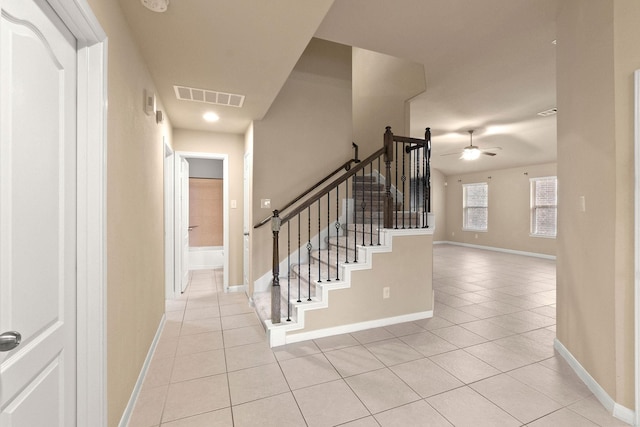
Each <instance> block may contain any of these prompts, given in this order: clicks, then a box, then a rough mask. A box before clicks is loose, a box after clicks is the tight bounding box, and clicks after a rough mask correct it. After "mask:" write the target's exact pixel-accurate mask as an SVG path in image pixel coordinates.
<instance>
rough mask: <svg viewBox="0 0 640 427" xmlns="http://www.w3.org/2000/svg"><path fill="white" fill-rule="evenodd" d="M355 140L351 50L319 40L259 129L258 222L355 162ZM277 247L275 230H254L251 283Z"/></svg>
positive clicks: (255, 200)
mask: <svg viewBox="0 0 640 427" xmlns="http://www.w3.org/2000/svg"><path fill="white" fill-rule="evenodd" d="M351 140H352V127H351V48H349V47H346V46H343V45H339V44H335V43H331V42H327V41H322V40H317V39H313V40H312V41H311V43H310V44H309V46H308V47H307V49H306V50H305V52H304V54H303V56H302V57H301V58H300V60H299V61H298V64H297V65H296V67H295V69H294V70H293V72H292V73H291V75H290V76H289V79H288V80H287V82H286V83H285V85H284V86H283V87H282V90H281V91H280V93H279V94H278V96H277V97H276V99H275V101H274V103H273V104H272V106H271V108H270V110H269V112H268V113H267V115H266V116H265V117H264V119H263V120H259V121H255V122H254V124H253V178H252V214H251V215H252V218H253V223H254V224H255V223H257V222H259V221H261V220H262V219H264V218H265V217H268V216H270V215H271V211H272V210H273V209H278V208H280V207H281V206H283V205H284V204H285V203H287V202H288V201H289V200H291V199H293V198H294V197H295V196H297V195H298V194H300V193H301V192H303V191H304V190H306V189H307V188H309V187H310V186H311V185H313V184H315V183H316V182H317V181H318V180H320V179H321V178H323V177H324V176H325V175H326V174H327V173H328V172H330V171H332V170H334V169H335V168H337V167H338V166H340V165H341V164H343V163H344V162H346V161H347V160H349V159H350V158H352V157H353V150H352V148H351ZM260 199H271V208H272V209H261V208H260ZM271 246H272V237H271V230H270V228H269V225H265V226H264V227H262V228H260V229H257V230H255V229H253V230H252V231H251V265H252V268H251V275H252V277H251V280H250V283H251V284H253V282H254V281H255V280H256V279H258V278H260V277H261V276H262V275H263V274H265V273H267V272H269V271H271V257H272V251H271ZM252 292H253V288H252V287H251V289H250V294H251V293H252Z"/></svg>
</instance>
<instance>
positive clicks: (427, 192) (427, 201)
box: [424, 128, 431, 228]
mask: <svg viewBox="0 0 640 427" xmlns="http://www.w3.org/2000/svg"><path fill="white" fill-rule="evenodd" d="M424 140H425V142H426V146H425V147H424V158H425V159H426V169H427V170H426V171H425V180H426V182H425V188H424V209H425V222H424V226H425V228H429V212H431V128H426V129H425V131H424Z"/></svg>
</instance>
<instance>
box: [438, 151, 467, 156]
mask: <svg viewBox="0 0 640 427" xmlns="http://www.w3.org/2000/svg"><path fill="white" fill-rule="evenodd" d="M454 154H462V152H461V151H454V152H452V153H444V154H440V155H441V156H453V155H454Z"/></svg>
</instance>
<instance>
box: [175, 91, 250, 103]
mask: <svg viewBox="0 0 640 427" xmlns="http://www.w3.org/2000/svg"><path fill="white" fill-rule="evenodd" d="M173 89H174V90H175V92H176V98H178V99H180V100H181V101H194V102H204V103H207V104H215V105H225V106H227V107H237V108H240V107H242V104H244V95H235V94H233V93H224V92H216V91H214V90H206V89H195V88H192V87H186V86H173Z"/></svg>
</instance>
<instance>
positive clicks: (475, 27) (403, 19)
mask: <svg viewBox="0 0 640 427" xmlns="http://www.w3.org/2000/svg"><path fill="white" fill-rule="evenodd" d="M557 1H558V0H394V1H393V2H390V1H388V0H336V1H335V2H334V1H332V0H304V1H303V0H269V1H261V0H235V1H222V0H171V3H170V5H169V10H168V11H167V12H165V13H154V12H151V11H148V10H147V9H145V8H144V7H143V6H142V5H141V3H140V1H139V0H119V2H120V6H121V7H122V9H123V11H124V13H125V16H126V17H127V20H128V22H129V25H130V27H131V30H132V33H133V35H134V38H135V39H136V41H137V43H138V45H139V48H140V51H141V53H142V55H143V57H144V59H145V61H146V62H147V64H148V66H149V69H150V70H151V73H152V76H153V79H154V81H155V83H156V86H157V88H158V89H157V90H158V92H159V95H160V97H161V99H162V101H163V104H164V106H165V109H166V110H167V111H166V113H167V115H168V116H169V117H170V118H171V121H172V123H173V125H174V126H175V127H177V128H186V129H199V130H211V131H217V132H233V133H243V132H244V131H245V130H246V128H247V126H248V125H249V123H250V122H251V121H252V120H259V119H261V118H262V117H263V116H264V115H265V114H266V112H267V111H268V109H269V106H270V105H271V103H272V102H273V100H274V99H275V97H276V95H277V94H278V92H279V90H280V88H281V87H282V85H283V84H284V82H285V81H286V79H287V77H288V75H289V73H290V72H291V70H292V69H293V67H294V65H295V63H296V62H297V60H298V58H299V57H300V55H301V54H302V51H303V50H304V48H305V47H306V45H307V43H308V42H309V40H310V39H311V37H313V36H315V37H319V38H322V39H326V40H330V41H334V42H338V43H342V44H346V45H349V46H357V47H360V48H364V49H369V50H373V51H376V52H381V53H384V54H387V55H393V56H396V57H400V58H405V59H410V60H412V61H415V62H418V63H421V64H423V65H424V67H425V74H426V83H427V90H426V91H425V92H424V93H423V94H421V95H419V96H417V97H416V98H414V99H413V100H412V102H411V136H414V137H422V136H423V135H424V128H425V127H427V126H429V127H431V130H432V134H433V138H432V142H433V154H432V160H433V167H435V168H438V169H440V170H441V171H443V172H444V173H445V174H446V175H450V174H457V173H466V172H472V171H480V170H489V169H502V168H507V167H514V166H522V165H528V164H540V163H549V162H555V160H556V119H555V116H551V117H540V116H538V115H537V114H536V113H538V112H540V111H543V110H547V109H549V108H552V107H555V45H554V44H552V41H553V40H554V39H555V14H556V4H557ZM173 85H184V86H189V87H195V88H202V89H209V90H214V91H220V92H227V93H234V94H240V95H245V96H246V99H245V104H244V106H243V107H242V108H234V107H212V106H209V105H207V104H200V103H193V102H186V101H179V100H177V99H176V97H175V95H174V92H173ZM205 110H215V111H216V112H217V113H218V114H219V115H220V116H221V120H220V121H219V122H217V123H214V124H209V123H205V122H203V121H202V119H201V117H202V114H203V113H204V111H205ZM384 125H385V124H384V123H383V124H381V128H384ZM469 129H475V130H476V131H475V133H474V138H473V141H474V145H478V146H479V147H480V148H488V147H496V146H499V147H502V150H500V151H498V155H497V156H495V157H489V156H482V157H481V158H480V159H479V160H476V161H463V160H459V159H458V156H456V155H449V156H441V154H442V153H448V152H451V151H455V150H457V149H462V147H464V146H466V145H468V143H469V134H468V132H467V131H468V130H469Z"/></svg>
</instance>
